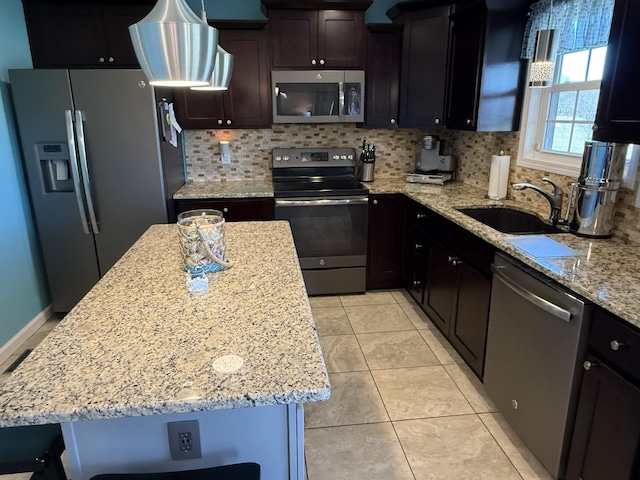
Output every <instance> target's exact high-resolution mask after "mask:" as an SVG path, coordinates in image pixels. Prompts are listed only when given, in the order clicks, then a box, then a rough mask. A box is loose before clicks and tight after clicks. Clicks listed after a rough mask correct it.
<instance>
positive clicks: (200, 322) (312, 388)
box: [0, 222, 330, 480]
mask: <svg viewBox="0 0 640 480" xmlns="http://www.w3.org/2000/svg"><path fill="white" fill-rule="evenodd" d="M226 231H227V242H226V243H227V257H228V259H229V260H230V261H231V262H232V263H233V264H234V266H233V267H232V268H230V269H228V270H225V271H222V272H218V273H213V274H208V276H209V288H208V290H206V291H203V292H198V293H189V292H188V291H187V289H186V287H185V280H186V278H185V275H186V274H185V272H184V271H183V270H182V261H181V257H180V249H179V241H178V235H177V227H176V226H175V225H154V226H152V227H151V228H150V229H149V230H148V231H147V232H146V233H145V234H144V235H143V236H142V237H141V238H140V239H139V240H138V241H137V242H136V243H135V244H134V245H133V246H132V247H131V249H130V250H129V251H128V252H127V253H126V254H125V255H124V256H123V257H122V258H121V259H120V260H119V261H118V263H116V265H115V266H114V267H113V268H112V269H111V270H110V271H109V272H107V274H106V275H105V276H104V277H103V278H102V279H101V280H100V281H99V282H98V283H97V284H96V286H95V287H94V288H93V289H92V290H91V291H90V292H89V293H88V294H87V295H86V296H85V297H84V298H83V299H82V301H81V302H80V303H79V304H78V305H77V306H76V307H75V308H74V309H73V310H72V311H71V312H70V313H69V314H68V315H67V316H66V317H65V318H64V320H63V321H62V322H61V323H60V325H59V326H58V327H56V328H55V329H54V330H53V331H52V332H51V334H49V336H48V337H47V338H46V339H45V340H44V341H43V342H42V343H41V344H40V345H39V346H38V348H36V349H35V350H34V352H33V353H32V354H31V355H30V356H29V357H28V358H27V359H26V360H25V361H24V362H23V363H22V364H21V365H20V366H19V367H18V368H17V369H16V371H15V372H14V373H13V374H12V375H11V377H10V378H9V379H8V380H7V381H6V382H5V383H4V384H3V385H2V392H1V393H0V426H13V425H32V424H43V423H56V422H60V423H62V426H63V433H64V438H65V444H66V447H67V452H68V455H69V462H70V467H71V477H72V478H73V479H74V480H84V479H89V478H91V477H92V476H94V475H96V474H99V473H119V472H154V471H176V470H187V469H195V468H204V467H209V466H215V465H222V464H230V463H237V462H243V461H252V462H257V463H259V464H260V465H261V466H262V471H263V478H269V479H285V478H289V479H302V478H303V471H304V456H303V451H304V450H303V448H304V444H303V414H302V404H304V403H306V402H316V401H321V400H326V399H327V398H328V397H329V390H330V387H329V378H328V375H327V372H326V367H325V364H324V359H323V357H322V352H321V350H320V346H319V343H318V339H317V335H316V331H315V325H314V322H313V317H312V315H311V309H310V307H309V303H308V299H307V295H306V291H305V287H304V283H303V279H302V274H301V273H300V268H299V265H298V259H297V256H296V252H295V248H294V244H293V238H292V236H291V231H290V229H289V226H288V224H287V223H286V222H246V223H236V224H227V225H226ZM183 420H197V421H198V422H199V430H200V437H201V444H202V445H201V446H202V458H197V459H189V460H172V459H171V455H170V451H169V443H168V434H167V423H168V422H174V421H183Z"/></svg>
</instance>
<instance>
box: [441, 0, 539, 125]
mask: <svg viewBox="0 0 640 480" xmlns="http://www.w3.org/2000/svg"><path fill="white" fill-rule="evenodd" d="M526 14H527V10H526V9H525V8H522V7H520V8H518V9H516V10H488V9H487V7H486V4H485V2H484V1H476V2H473V3H471V4H468V5H458V6H456V11H455V13H453V14H452V15H451V17H450V18H451V46H450V54H449V73H448V86H447V101H446V117H445V123H446V126H447V128H450V129H457V130H473V131H489V132H502V131H516V130H518V129H519V128H520V114H521V111H522V97H523V93H524V88H525V72H526V62H525V61H524V60H521V59H520V53H521V48H522V38H523V35H524V28H525V25H526V22H527V15H526Z"/></svg>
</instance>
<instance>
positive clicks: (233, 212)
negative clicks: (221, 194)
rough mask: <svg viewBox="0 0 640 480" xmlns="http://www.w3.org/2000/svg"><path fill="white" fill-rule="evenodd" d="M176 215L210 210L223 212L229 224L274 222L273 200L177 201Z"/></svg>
mask: <svg viewBox="0 0 640 480" xmlns="http://www.w3.org/2000/svg"><path fill="white" fill-rule="evenodd" d="M175 204H176V213H182V212H186V211H187V210H199V209H201V208H210V209H213V210H219V211H221V212H222V214H223V216H224V219H225V220H226V221H227V222H239V221H247V220H273V219H274V218H275V213H274V200H273V198H226V199H217V200H176V201H175Z"/></svg>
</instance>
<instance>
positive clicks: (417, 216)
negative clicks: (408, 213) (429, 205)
mask: <svg viewBox="0 0 640 480" xmlns="http://www.w3.org/2000/svg"><path fill="white" fill-rule="evenodd" d="M423 218H427V216H426V215H425V214H424V213H418V214H417V215H416V219H418V220H421V219H423Z"/></svg>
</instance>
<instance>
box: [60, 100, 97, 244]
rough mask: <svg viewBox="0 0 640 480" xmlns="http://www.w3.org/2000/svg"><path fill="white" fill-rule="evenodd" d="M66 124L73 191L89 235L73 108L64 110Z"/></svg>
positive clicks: (81, 218) (83, 227)
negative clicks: (79, 170)
mask: <svg viewBox="0 0 640 480" xmlns="http://www.w3.org/2000/svg"><path fill="white" fill-rule="evenodd" d="M64 116H65V125H66V127H67V144H68V145H69V164H70V165H71V177H72V179H73V191H74V192H75V194H76V200H77V202H78V210H79V212H80V220H82V230H83V231H84V233H86V234H87V235H89V234H90V233H91V231H90V230H89V224H88V222H87V213H86V211H85V209H84V202H83V201H82V191H81V190H80V172H78V157H77V156H76V138H75V137H76V136H75V132H74V130H73V117H72V116H71V110H65V111H64Z"/></svg>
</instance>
